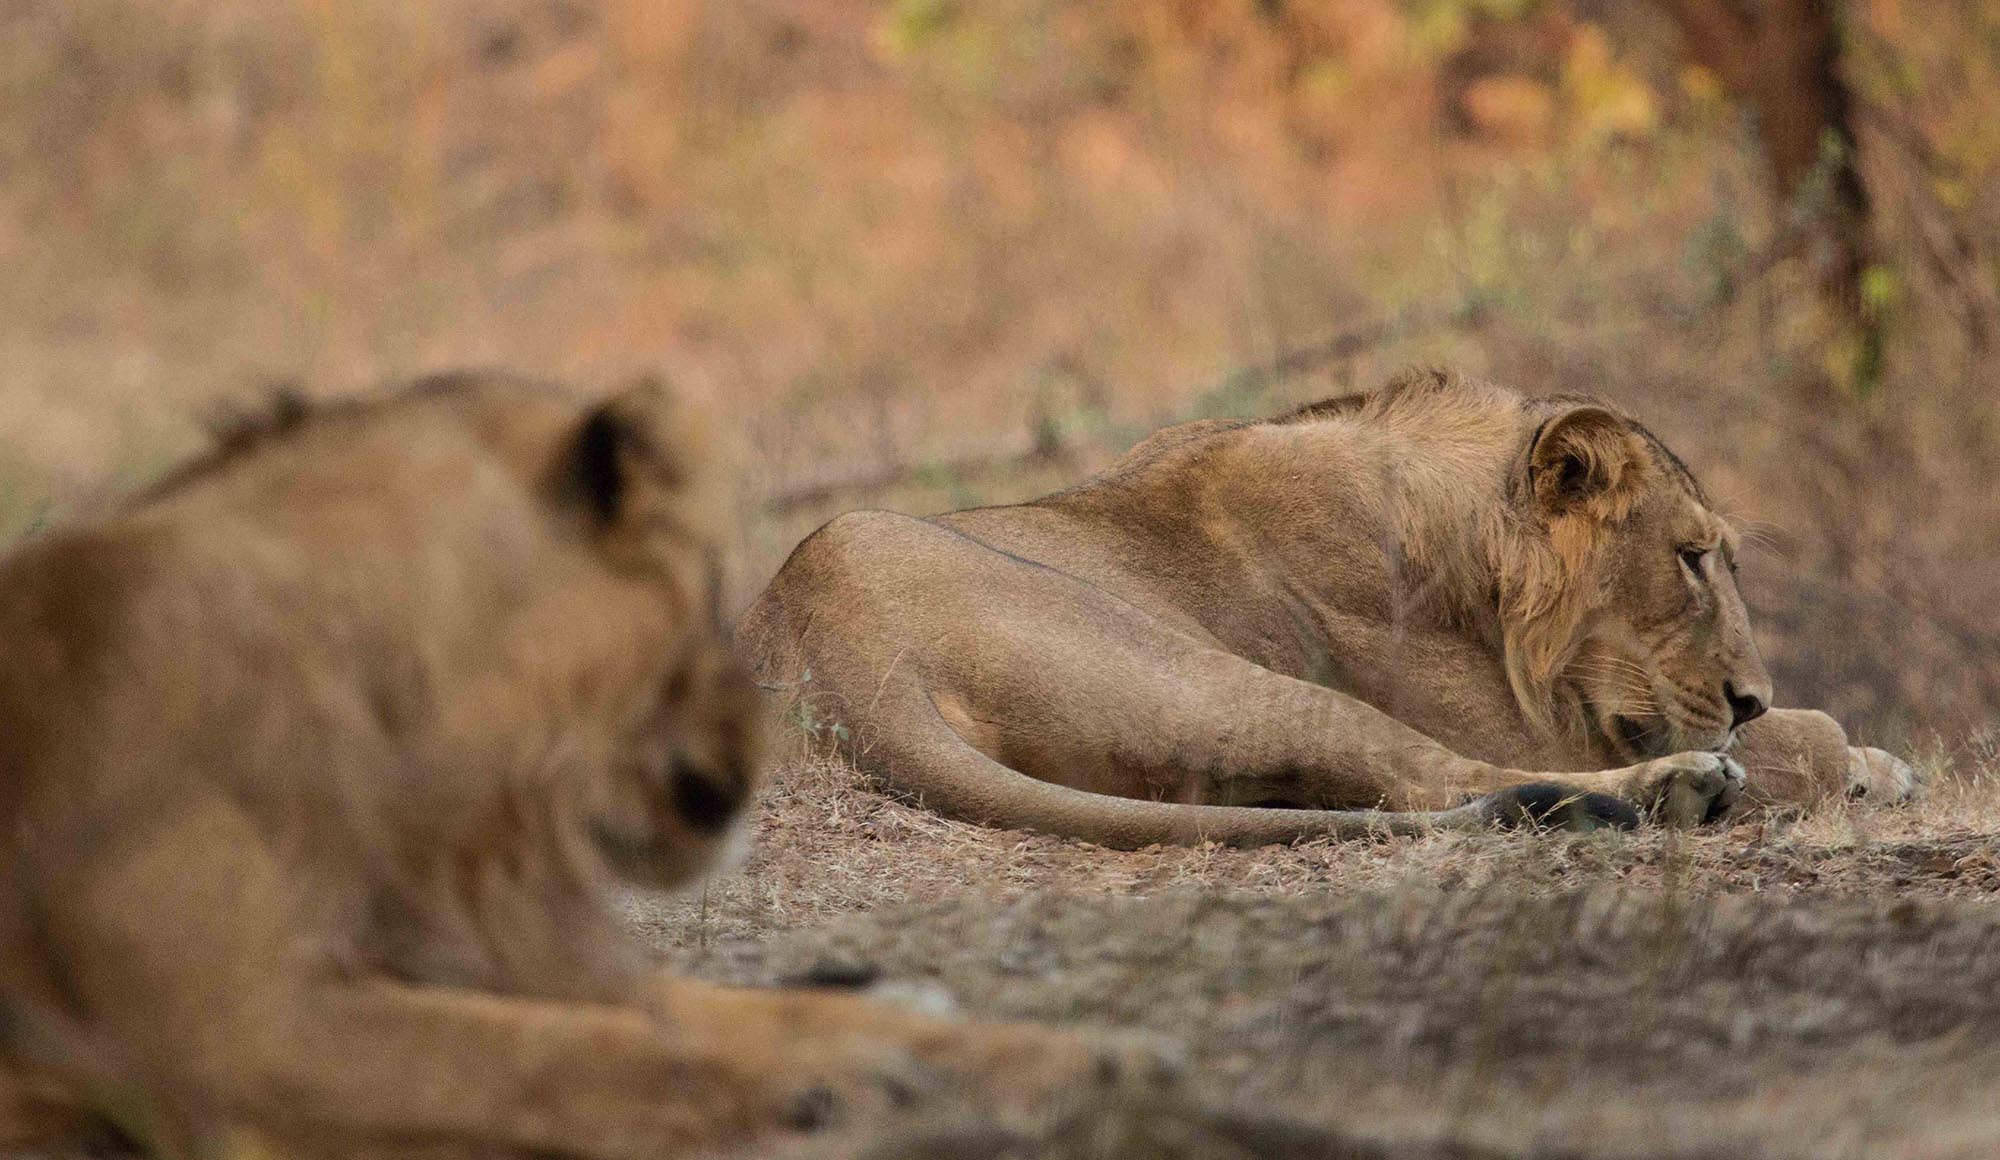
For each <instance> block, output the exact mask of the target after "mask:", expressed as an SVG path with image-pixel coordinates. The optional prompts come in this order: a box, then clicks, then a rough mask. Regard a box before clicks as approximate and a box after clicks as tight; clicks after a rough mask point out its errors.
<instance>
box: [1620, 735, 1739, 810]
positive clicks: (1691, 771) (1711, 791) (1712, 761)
mask: <svg viewBox="0 0 2000 1160" xmlns="http://www.w3.org/2000/svg"><path fill="white" fill-rule="evenodd" d="M1743 783H1744V778H1743V767H1742V766H1740V765H1738V764H1736V762H1735V761H1734V760H1732V759H1730V758H1728V757H1724V756H1723V755H1722V754H1720V753H1677V754H1675V755H1673V756H1672V757H1662V758H1659V759H1657V760H1654V761H1649V762H1647V763H1645V764H1644V765H1641V766H1637V767H1635V769H1634V770H1633V773H1632V777H1631V779H1630V781H1629V782H1628V783H1627V785H1628V789H1627V792H1626V800H1628V801H1630V802H1631V803H1632V805H1633V806H1634V807H1635V808H1636V809H1638V811H1639V812H1640V813H1641V814H1644V815H1646V816H1648V817H1650V818H1651V819H1652V820H1653V823H1654V824H1655V825H1661V826H1673V827H1679V828H1684V827H1688V826H1698V825H1701V824H1702V823H1703V822H1713V821H1717V820H1719V819H1721V818H1724V817H1727V816H1728V815H1729V811H1730V810H1732V809H1734V808H1735V806H1736V801H1737V799H1738V798H1740V797H1741V796H1743Z"/></svg>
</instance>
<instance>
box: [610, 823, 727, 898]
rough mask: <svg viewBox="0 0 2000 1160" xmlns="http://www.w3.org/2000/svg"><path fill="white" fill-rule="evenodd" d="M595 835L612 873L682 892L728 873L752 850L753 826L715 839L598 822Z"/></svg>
mask: <svg viewBox="0 0 2000 1160" xmlns="http://www.w3.org/2000/svg"><path fill="white" fill-rule="evenodd" d="M590 838H591V844H592V845H593V846H595V847H596V848H597V853H598V856H599V857H600V858H602V859H604V866H605V868H606V869H607V870H609V871H610V872H611V874H612V876H613V877H615V878H617V879H618V880H619V881H620V882H623V883H625V884H626V885H628V886H635V887H639V888H640V889H645V890H677V889H680V888H681V887H683V886H686V885H688V884H690V883H692V882H694V881H696V880H698V879H701V878H706V877H713V876H715V875H718V874H723V873H727V872H728V871H730V870H733V869H735V868H736V867H737V866H739V865H741V864H742V863H743V862H744V861H745V860H746V859H747V858H748V857H749V850H750V827H749V826H748V825H747V824H744V823H738V824H734V825H731V826H730V827H729V828H728V829H727V830H725V831H724V832H723V833H721V834H719V835H716V836H713V837H710V836H707V835H692V834H689V835H679V836H678V840H675V841H661V840H657V839H655V838H652V837H646V838H640V837H635V836H633V835H630V834H628V833H625V832H624V831H622V830H620V829H619V828H618V827H616V826H614V825H611V824H609V823H606V822H602V821H598V822H593V823H591V826H590Z"/></svg>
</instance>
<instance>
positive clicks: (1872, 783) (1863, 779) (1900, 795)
mask: <svg viewBox="0 0 2000 1160" xmlns="http://www.w3.org/2000/svg"><path fill="white" fill-rule="evenodd" d="M1921 792H1923V783H1922V781H1921V780H1920V779H1919V778H1918V776H1917V771H1916V770H1915V769H1913V768H1911V766H1910V763H1909V762H1907V761H1904V760H1903V759H1902V758H1900V757H1897V756H1896V755H1894V754H1892V753H1889V752H1888V751H1886V750H1881V749H1874V748H1871V747H1869V746H1865V745H1850V746H1848V747H1847V796H1848V797H1850V798H1853V799H1855V800H1856V801H1863V800H1865V801H1868V802H1871V803H1874V804H1877V805H1894V804H1895V803H1897V802H1906V801H1909V800H1910V799H1911V798H1914V797H1916V796H1917V795H1918V794H1920V793H1921Z"/></svg>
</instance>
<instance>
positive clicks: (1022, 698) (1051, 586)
mask: <svg viewBox="0 0 2000 1160" xmlns="http://www.w3.org/2000/svg"><path fill="white" fill-rule="evenodd" d="M1736 551H1737V538H1736V534H1735V532H1734V531H1733V530H1731V528H1730V527H1729V526H1728V524H1727V523H1726V522H1725V521H1724V520H1723V519H1721V518H1720V517H1719V516H1717V515H1716V514H1715V513H1714V512H1713V511H1712V510H1711V508H1710V504H1709V501H1708V497H1707V495H1706V494H1705V493H1704V492H1703V490H1702V488H1701V486H1700V485H1699V484H1698V483H1696V482H1695V479H1694V476H1693V475H1691V474H1690V473H1689V472H1688V469H1687V468H1686V467H1685V466H1684V465H1683V464H1682V463H1681V461H1680V460H1679V459H1678V458H1676V457H1675V456H1674V455H1673V453H1672V452H1670V451H1668V450H1667V449H1666V447H1665V446H1663V445H1662V444H1661V443H1660V441H1659V440H1658V439H1657V438H1655V437H1654V436H1653V435H1652V433H1651V432H1649V431H1647V430H1646V429H1645V428H1644V427H1642V426H1640V425H1639V424H1638V423H1637V422H1635V421H1634V420H1632V419H1631V418H1629V417H1627V416H1625V415H1623V414H1621V413H1619V412H1617V411H1615V410H1613V409H1611V408H1610V407H1608V406H1606V405H1604V404H1601V403H1599V402H1596V401H1594V400H1590V399H1583V398H1547V399H1529V398H1523V397H1522V396H1520V395H1517V394H1515V393H1513V392H1511V391H1507V390H1503V389H1501V388H1498V387H1492V386H1487V385H1484V384H1480V383H1474V382H1469V381H1465V380H1461V379H1459V378H1456V377H1454V376H1451V375H1448V374H1443V373H1434V372H1425V373H1417V374H1411V375H1406V376H1404V377H1403V378H1401V379H1399V380H1397V381H1396V382H1394V383H1391V384H1390V385H1389V386H1387V387H1386V388H1384V389H1383V390H1381V391H1378V392H1376V393H1374V394H1370V395H1358V396H1352V397H1349V398H1345V399H1335V400H1330V401H1328V402H1325V403H1321V404H1317V405H1314V406H1309V407H1305V408H1302V409H1300V410H1298V411H1295V412H1292V413H1290V414H1286V415H1281V416H1279V417H1277V418H1275V419H1270V420H1266V421H1263V422H1247V423H1245V422H1232V421H1221V420H1216V421H1207V422H1197V423H1189V424H1185V425H1182V426H1178V427H1169V428H1167V429H1166V430H1164V431H1161V432H1159V433H1158V434H1156V435H1154V436H1153V437H1152V438H1150V439H1148V440H1146V441H1145V442H1143V443H1141V444H1139V445H1138V446H1137V447H1135V448H1133V449H1132V451H1131V452H1129V453H1128V454H1127V455H1126V456H1125V457H1124V458H1123V459H1121V460H1120V461H1119V462H1118V463H1116V464H1114V465H1113V466H1112V467H1111V468H1110V469H1109V470H1108V471H1106V472H1105V473H1104V474H1102V475H1100V476H1098V477H1097V478H1095V479H1092V480H1088V481H1086V482H1084V483H1081V484H1079V485H1077V486H1075V487H1073V488H1070V489H1068V490H1066V491H1061V492H1057V493H1056V494H1054V495H1050V496H1045V497H1043V498H1041V499H1037V500H1033V501H1031V502H1028V503H1023V504H1015V505H1010V506H1003V507H990V508H977V509H974V510H971V511H962V512H953V513H950V514H947V515H942V516H937V517H934V518H931V519H913V518H910V517H908V516H901V515H895V514H892V513H888V512H857V513H851V514H848V515H845V516H841V517H840V518H838V519H836V520H834V521H832V522H831V523H829V524H827V525H826V526H825V527H823V528H821V529H820V530H819V531H818V532H816V533H814V534H813V535H812V536H811V537H809V538H808V539H807V540H806V541H805V542H804V543H802V544H801V545H799V547H798V548H797V550H795V551H794V552H793V553H792V556H791V558H790V559H789V560H787V561H786V563H785V566H784V567H783V569H781V570H780V571H779V573H778V575H777V577H776V578H775V579H774V580H772V582H771V584H770V587H769V588H767V589H766V590H765V592H764V594H763V595H762V596H761V597H759V598H758V600H757V602H756V603H755V604H754V605H753V606H752V607H751V609H750V612H749V614H748V615H747V616H746V617H745V619H744V622H743V627H742V634H743V638H744V640H745V643H746V645H747V647H748V648H749V649H750V650H751V651H752V653H753V654H754V655H755V656H756V657H757V659H758V663H759V664H760V666H761V672H760V673H759V677H760V679H761V680H763V681H765V682H766V683H768V684H770V685H772V686H774V687H776V688H780V689H784V690H788V691H789V693H790V695H791V696H793V697H795V698H799V699H801V700H802V701H804V702H805V703H806V704H807V706H808V707H809V709H810V710H811V716H812V718H813V719H815V720H819V721H827V722H831V723H833V724H837V725H839V726H841V728H840V729H839V730H838V732H837V736H839V737H841V738H844V739H845V745H846V748H847V749H848V751H849V753H850V755H851V756H852V757H853V758H854V759H855V760H856V761H857V762H858V763H859V764H860V765H861V766H862V768H863V769H865V770H867V771H869V772H870V773H872V774H874V775H876V776H878V777H879V778H881V779H882V780H884V781H886V782H887V783H888V784H889V785H890V786H891V787H893V788H894V789H896V790H899V791H901V792H903V793H906V794H908V795H910V796H911V797H914V798H916V799H918V800H920V801H922V802H923V803H924V804H926V805H929V806H931V807H933V808H936V809H939V810H942V811H944V812H947V813H951V814H955V815H958V816H960V817H964V818H968V819H970V820H973V821H978V822H984V823H988V824H991V825H996V826H1002V827H1010V828H1022V829H1032V830H1041V831H1045V832H1051V833H1056V834H1062V835H1067V836H1070V837H1077V838H1083V839H1087V840H1089V841H1093V842H1097V843H1101V844H1104V845H1108V846H1119V847H1135V846H1143V845H1147V844H1149V843H1155V842H1196V841H1202V840H1214V841H1220V842H1227V843H1234V844H1239V845H1252V844H1260V843H1266V842H1286V841H1291V840H1293V839H1296V838H1304V837H1315V836H1329V835H1330V836H1346V835H1361V834H1367V833H1374V832H1383V831H1389V832H1397V833H1409V832H1417V831H1421V830H1424V829H1428V828H1432V827H1440V826H1441V827H1447V828H1475V827H1485V826H1488V825H1491V824H1494V823H1496V822H1500V823H1518V822H1522V821H1535V822H1541V823H1546V824H1553V825H1559V826H1566V827H1575V828H1591V827H1596V826H1602V825H1612V826H1630V825H1635V824H1637V823H1638V821H1639V820H1640V819H1641V818H1648V819H1651V820H1653V821H1656V822H1660V823H1664V824H1669V825H1693V824H1697V823H1701V822H1704V821H1709V820H1714V819H1717V818H1721V817H1723V816H1725V815H1727V814H1729V813H1730V812H1731V810H1732V809H1734V808H1735V806H1736V803H1737V801H1738V800H1739V797H1741V796H1742V795H1744V794H1745V793H1746V792H1747V794H1748V795H1749V800H1752V801H1759V802H1764V803H1798V804H1810V803H1812V802H1814V801H1818V800H1821V799H1823V798H1825V797H1828V796H1830V795H1834V794H1838V793H1840V792H1842V791H1843V790H1844V791H1847V792H1850V793H1854V794H1857V795H1859V794H1863V793H1865V794H1867V795H1868V796H1869V797H1871V798H1872V799H1874V800H1884V799H1886V800H1898V799H1900V798H1902V797H1905V796H1907V795H1908V794H1909V792H1910V791H1911V789H1912V776H1911V771H1910V769H1909V767H1908V766H1907V765H1905V764H1903V763H1902V762H1901V761H1898V760H1897V759H1895V758H1893V757H1891V756H1889V755H1888V754H1886V753H1884V752H1882V751H1881V750H1876V749H1864V748H1858V747H1851V746H1849V745H1848V744H1847V737H1846V734H1845V733H1844V732H1843V731H1842V730H1841V728H1840V726H1839V725H1837V724H1835V723H1834V722H1833V720H1832V719H1831V718H1829V717H1827V716H1826V715H1825V714H1823V713H1816V712H1810V711H1799V710H1773V711H1771V712H1769V713H1768V714H1767V713H1766V709H1767V708H1768V707H1769V705H1770V701H1771V682H1770V678H1769V676H1768V675H1767V674H1766V672H1765V669H1764V665H1763V662H1762V661H1761V660H1760V659H1759V657H1758V654H1757V648H1756V645H1755V644H1754V643H1753V642H1752V640H1751V637H1750V627H1749V617H1748V613H1747V612H1746V611H1745V609H1744V605H1743V599H1742V597H1741V596H1740V595H1739V594H1738V592H1737V589H1736V579H1735V571H1736ZM1746 767H1747V770H1748V781H1747V787H1746V778H1745V769H1746ZM1461 803H1463V804H1461ZM1274 806H1277V807H1285V808H1283V809H1273V808H1260V807H1274Z"/></svg>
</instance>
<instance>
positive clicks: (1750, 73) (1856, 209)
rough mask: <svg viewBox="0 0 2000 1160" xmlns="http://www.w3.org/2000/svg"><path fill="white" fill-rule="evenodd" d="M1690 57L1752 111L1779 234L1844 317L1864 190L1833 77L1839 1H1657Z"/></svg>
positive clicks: (1863, 237)
mask: <svg viewBox="0 0 2000 1160" xmlns="http://www.w3.org/2000/svg"><path fill="white" fill-rule="evenodd" d="M1665 7H1666V8H1667V10H1668V11H1669V12H1670V13H1671V14H1672V15H1673V17H1674V20H1675V22H1676V23H1678V24H1679V25H1680V29H1681V35H1682V37H1683V39H1684V40H1685V42H1686V47H1687V53H1688V56H1689V57H1690V58H1691V59H1692V60H1693V61H1694V62H1695V63H1696V64H1699V65H1701V66H1702V67H1703V68H1706V69H1708V70H1709V71H1710V72H1712V73H1714V74H1715V76H1716V78H1717V80H1719V81H1720V82H1721V83H1722V86H1723V88H1724V90H1725V91H1727V92H1728V93H1729V94H1730V95H1731V96H1732V97H1733V98H1735V99H1736V100H1738V101H1740V102H1743V103H1745V104H1747V105H1749V107H1750V108H1751V109H1753V110H1754V111H1755V112H1756V114H1757V128H1758V132H1759V134H1760V135H1761V138H1762V142H1763V146H1764V155H1765V157H1766V158H1767V159H1768V160H1769V162H1770V166H1771V177H1772V181H1773V186H1774V188H1775V190H1776V192H1777V195H1778V197H1779V198H1780V199H1781V201H1782V202H1783V204H1784V206H1785V207H1786V221H1785V230H1786V232H1787V233H1788V234H1790V235H1791V241H1793V242H1794V243H1796V244H1798V245H1799V246H1800V247H1801V248H1802V249H1803V250H1804V253H1805V255H1806V257H1807V259H1808V261H1809V262H1810V263H1811V268H1812V272H1813V276H1814V278H1815V279H1816V281H1817V282H1818V285H1819V288H1820V291H1821V293H1822V294H1823V295H1824V296H1825V297H1826V298H1827V300H1828V302H1829V304H1830V305H1832V306H1834V307H1835V308H1836V309H1837V310H1838V312H1839V314H1840V316H1841V317H1842V318H1844V319H1845V320H1847V321H1848V322H1850V323H1860V324H1863V325H1864V326H1869V328H1870V329H1872V326H1871V325H1870V323H1869V320H1868V319H1867V318H1866V314H1867V304H1866V303H1864V302H1863V300H1862V293H1861V291H1862V283H1861V279H1862V274H1863V271H1864V270H1865V269H1866V268H1867V266H1868V260H1869V233H1868V191H1867V189H1866V188H1865V187H1864V186H1863V185H1862V183H1861V174H1860V171H1859V170H1858V169H1857V168H1856V165H1855V149H1854V140H1855V135H1854V125H1853V99H1852V96H1851V95H1850V93H1849V92H1848V88H1847V84H1846V82H1845V81H1844V80H1843V79H1842V78H1841V75H1840V29H1839V21H1838V11H1837V9H1838V4H1837V0H1665Z"/></svg>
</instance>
